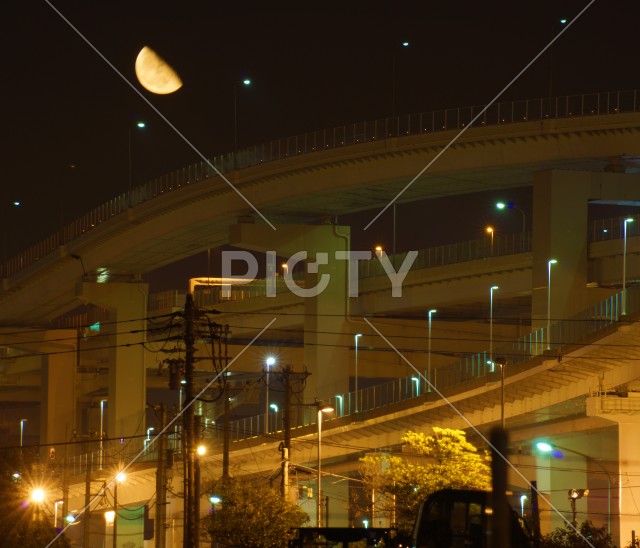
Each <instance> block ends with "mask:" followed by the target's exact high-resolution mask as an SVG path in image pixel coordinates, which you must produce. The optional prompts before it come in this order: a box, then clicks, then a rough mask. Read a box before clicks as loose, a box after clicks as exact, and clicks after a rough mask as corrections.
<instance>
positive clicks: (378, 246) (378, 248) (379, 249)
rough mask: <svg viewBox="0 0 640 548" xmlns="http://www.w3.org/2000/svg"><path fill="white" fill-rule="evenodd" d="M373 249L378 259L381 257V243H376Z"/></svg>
mask: <svg viewBox="0 0 640 548" xmlns="http://www.w3.org/2000/svg"><path fill="white" fill-rule="evenodd" d="M374 251H375V252H376V257H378V259H381V258H382V246H381V245H377V246H376V247H375V249H374Z"/></svg>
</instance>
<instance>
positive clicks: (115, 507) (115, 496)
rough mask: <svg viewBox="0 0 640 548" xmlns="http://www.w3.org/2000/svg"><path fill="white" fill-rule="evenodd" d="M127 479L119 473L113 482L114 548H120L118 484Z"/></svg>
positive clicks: (122, 473)
mask: <svg viewBox="0 0 640 548" xmlns="http://www.w3.org/2000/svg"><path fill="white" fill-rule="evenodd" d="M125 479H126V476H125V474H124V472H118V473H117V474H116V477H115V478H114V480H113V548H117V547H118V484H119V483H122V482H123V481H124V480H125Z"/></svg>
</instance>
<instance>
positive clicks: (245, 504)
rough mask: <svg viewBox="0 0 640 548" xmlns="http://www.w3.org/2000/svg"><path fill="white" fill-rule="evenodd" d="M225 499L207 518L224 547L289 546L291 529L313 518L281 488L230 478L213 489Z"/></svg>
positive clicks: (263, 547)
mask: <svg viewBox="0 0 640 548" xmlns="http://www.w3.org/2000/svg"><path fill="white" fill-rule="evenodd" d="M211 492H213V493H215V494H216V495H217V496H218V497H219V498H220V499H221V502H220V503H219V504H216V505H215V506H214V507H213V508H212V512H211V514H210V515H209V516H208V518H207V519H206V520H205V524H204V525H203V528H205V529H206V530H207V531H208V533H209V535H210V536H211V538H212V539H213V540H214V541H215V542H217V543H218V545H221V546H234V547H235V546H237V547H240V546H242V547H244V548H279V547H283V546H287V543H288V540H289V539H290V538H291V533H290V530H291V528H293V527H300V526H301V525H302V524H303V523H304V522H305V521H307V520H308V519H309V518H308V516H307V514H306V513H305V512H304V511H303V510H302V509H301V508H299V507H298V506H297V505H296V504H293V503H291V502H289V501H286V500H284V499H283V498H282V495H281V493H280V492H279V491H278V490H275V489H272V488H270V487H268V486H265V485H257V484H255V482H249V481H237V480H229V481H228V482H225V483H220V484H218V485H216V486H213V487H212V488H211Z"/></svg>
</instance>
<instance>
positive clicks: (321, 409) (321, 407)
mask: <svg viewBox="0 0 640 548" xmlns="http://www.w3.org/2000/svg"><path fill="white" fill-rule="evenodd" d="M316 408H317V411H318V417H317V419H318V485H317V490H318V496H317V501H316V512H317V520H316V527H322V414H323V413H331V412H332V411H333V407H332V406H331V404H328V403H323V402H320V401H317V402H316Z"/></svg>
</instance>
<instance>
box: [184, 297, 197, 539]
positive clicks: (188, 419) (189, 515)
mask: <svg viewBox="0 0 640 548" xmlns="http://www.w3.org/2000/svg"><path fill="white" fill-rule="evenodd" d="M184 320H185V330H184V344H185V366H184V380H185V383H186V385H185V397H184V407H183V409H184V413H183V416H182V420H183V432H182V452H183V457H184V534H183V544H184V548H194V547H195V546H196V542H197V539H196V536H195V534H196V515H195V497H194V480H195V478H194V475H195V452H194V446H193V445H194V444H193V438H194V435H193V434H194V432H193V397H194V389H193V388H194V387H193V380H194V375H193V369H194V353H195V347H194V326H193V324H194V322H195V308H194V304H193V295H192V294H191V293H187V298H186V302H185V306H184Z"/></svg>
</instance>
